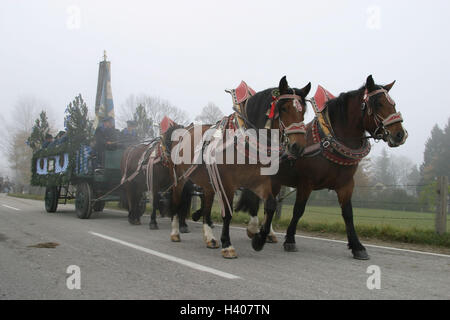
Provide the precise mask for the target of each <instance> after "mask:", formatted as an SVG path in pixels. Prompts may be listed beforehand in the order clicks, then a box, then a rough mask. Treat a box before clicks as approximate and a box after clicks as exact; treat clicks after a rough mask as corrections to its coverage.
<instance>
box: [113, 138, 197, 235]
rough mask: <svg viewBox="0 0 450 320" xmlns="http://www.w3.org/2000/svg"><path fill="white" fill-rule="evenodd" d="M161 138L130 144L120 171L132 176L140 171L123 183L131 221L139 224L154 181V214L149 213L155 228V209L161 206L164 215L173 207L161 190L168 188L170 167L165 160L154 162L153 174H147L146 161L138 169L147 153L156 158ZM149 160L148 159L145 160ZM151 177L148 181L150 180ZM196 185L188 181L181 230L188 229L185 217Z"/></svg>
mask: <svg viewBox="0 0 450 320" xmlns="http://www.w3.org/2000/svg"><path fill="white" fill-rule="evenodd" d="M160 144H161V141H159V139H158V141H155V140H153V141H152V142H150V143H141V144H137V145H133V146H130V147H128V148H127V149H126V150H125V152H124V154H123V156H122V160H121V172H122V176H124V175H125V177H130V176H131V175H133V174H135V173H137V175H136V176H135V177H134V178H132V179H130V181H127V182H125V183H124V191H125V193H126V198H127V203H128V221H129V223H130V224H132V225H140V224H141V222H140V218H141V216H142V214H143V213H144V212H145V192H146V191H147V190H148V186H149V185H150V184H151V187H150V189H151V193H152V200H153V201H152V214H151V216H150V223H149V227H150V229H152V230H156V229H158V224H157V221H156V211H157V210H159V211H160V213H161V215H166V214H167V212H166V211H167V210H168V209H169V208H170V206H169V205H167V204H166V205H165V204H164V202H165V201H164V200H165V199H163V198H162V195H161V192H163V191H164V190H166V189H167V188H168V187H169V186H170V184H171V183H172V181H171V178H170V174H169V170H168V168H167V167H166V166H165V165H164V164H163V162H162V161H157V162H155V163H154V164H153V171H152V173H151V179H150V175H147V172H146V170H147V168H149V166H147V164H144V165H143V166H142V167H141V169H140V170H139V172H136V170H137V168H138V166H139V161H140V160H141V157H142V156H143V155H144V154H145V153H147V158H148V159H149V158H150V157H153V158H155V157H156V154H157V153H158V149H159V148H160ZM146 161H149V160H146ZM147 179H148V181H147ZM193 189H194V186H193V184H192V183H190V184H186V187H185V188H184V190H183V193H182V199H183V201H182V206H181V209H180V210H182V211H183V214H181V215H180V221H179V223H180V226H179V227H180V232H182V233H188V232H189V228H188V225H187V224H186V221H185V217H186V216H187V212H188V211H189V209H190V206H191V195H192V192H193Z"/></svg>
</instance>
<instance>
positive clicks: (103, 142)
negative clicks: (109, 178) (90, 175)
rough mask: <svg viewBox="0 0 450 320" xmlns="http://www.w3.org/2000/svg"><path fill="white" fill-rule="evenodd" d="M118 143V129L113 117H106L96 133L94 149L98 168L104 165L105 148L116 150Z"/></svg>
mask: <svg viewBox="0 0 450 320" xmlns="http://www.w3.org/2000/svg"><path fill="white" fill-rule="evenodd" d="M116 143H117V130H116V129H115V128H114V123H113V118H112V117H105V118H103V119H102V125H101V126H98V127H97V129H96V130H95V133H94V148H93V149H94V151H95V152H96V154H97V166H96V167H97V168H102V167H103V166H104V164H105V163H104V160H105V159H104V155H105V150H114V149H115V147H116Z"/></svg>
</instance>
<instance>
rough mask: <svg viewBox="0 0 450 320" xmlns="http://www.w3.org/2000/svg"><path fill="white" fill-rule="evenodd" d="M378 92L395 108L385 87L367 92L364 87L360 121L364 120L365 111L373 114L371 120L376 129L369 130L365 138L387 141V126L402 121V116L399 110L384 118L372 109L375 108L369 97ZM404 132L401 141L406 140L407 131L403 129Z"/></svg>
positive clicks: (388, 134) (388, 132)
mask: <svg viewBox="0 0 450 320" xmlns="http://www.w3.org/2000/svg"><path fill="white" fill-rule="evenodd" d="M379 93H383V94H384V95H385V96H386V99H387V100H388V102H389V103H390V104H392V107H394V108H395V102H394V100H393V99H392V98H391V97H390V96H389V93H388V91H387V90H386V89H384V88H381V89H377V90H375V91H372V92H370V93H369V92H368V90H367V89H365V91H364V96H363V103H362V105H361V110H362V121H364V116H365V113H366V111H367V114H368V115H369V116H370V115H372V114H373V121H374V122H375V125H376V129H375V130H374V131H373V132H370V131H369V133H370V136H369V137H367V138H373V139H375V140H383V141H387V138H388V137H389V136H390V134H391V133H390V131H389V130H388V129H387V127H389V126H391V125H393V124H395V123H398V122H403V118H402V114H401V113H400V112H396V113H392V114H390V115H389V116H387V117H386V118H383V117H382V116H380V114H379V113H377V112H376V111H374V109H375V108H374V107H372V106H371V105H370V98H371V97H372V96H375V95H377V94H379ZM405 133H406V134H405V136H404V138H403V141H404V140H406V137H407V136H408V133H407V131H406V130H405Z"/></svg>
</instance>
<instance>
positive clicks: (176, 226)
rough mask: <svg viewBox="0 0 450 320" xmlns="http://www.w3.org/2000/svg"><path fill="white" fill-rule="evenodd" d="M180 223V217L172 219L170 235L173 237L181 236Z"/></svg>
mask: <svg viewBox="0 0 450 320" xmlns="http://www.w3.org/2000/svg"><path fill="white" fill-rule="evenodd" d="M179 225H180V224H179V223H178V216H174V217H173V219H172V232H171V233H170V235H171V236H176V235H179V234H180V228H179Z"/></svg>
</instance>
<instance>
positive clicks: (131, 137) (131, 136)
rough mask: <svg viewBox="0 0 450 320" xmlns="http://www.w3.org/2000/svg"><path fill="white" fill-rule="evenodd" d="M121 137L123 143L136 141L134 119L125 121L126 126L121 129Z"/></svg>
mask: <svg viewBox="0 0 450 320" xmlns="http://www.w3.org/2000/svg"><path fill="white" fill-rule="evenodd" d="M122 139H123V142H124V144H133V143H137V142H138V136H137V122H136V121H133V120H129V121H127V127H126V128H125V129H123V130H122Z"/></svg>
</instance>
